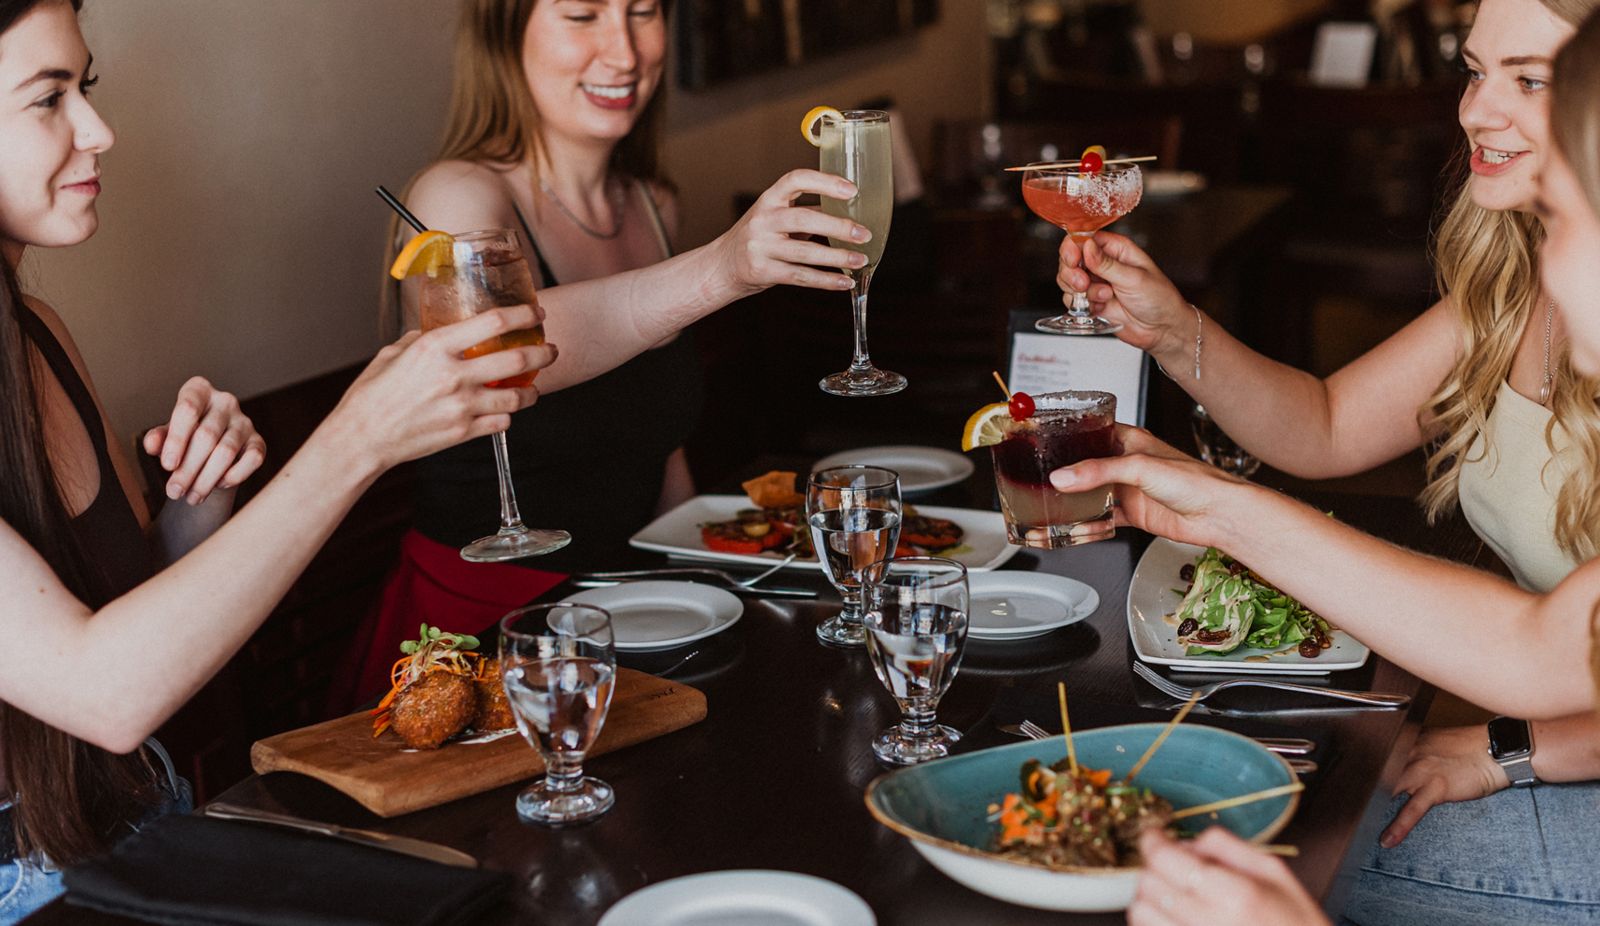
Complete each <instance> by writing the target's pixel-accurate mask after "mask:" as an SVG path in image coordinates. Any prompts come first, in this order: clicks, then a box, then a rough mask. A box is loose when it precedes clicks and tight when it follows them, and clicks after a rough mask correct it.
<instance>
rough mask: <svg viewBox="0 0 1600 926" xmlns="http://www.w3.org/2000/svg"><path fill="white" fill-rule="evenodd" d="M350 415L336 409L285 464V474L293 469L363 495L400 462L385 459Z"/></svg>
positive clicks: (297, 474)
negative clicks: (351, 420) (354, 424)
mask: <svg viewBox="0 0 1600 926" xmlns="http://www.w3.org/2000/svg"><path fill="white" fill-rule="evenodd" d="M347 417H348V416H345V415H341V414H340V410H339V409H334V412H333V414H331V415H329V416H328V417H327V418H326V419H324V420H323V422H322V424H321V425H319V426H318V427H317V429H316V430H315V431H313V432H311V436H310V437H308V438H306V442H305V444H303V445H302V446H301V447H300V450H299V451H298V452H297V453H295V455H294V456H293V457H291V458H290V459H289V462H288V463H286V464H285V465H284V468H283V472H284V474H285V475H289V474H290V473H291V470H292V471H293V475H294V476H295V477H296V478H301V479H305V478H311V479H324V480H328V485H327V487H326V488H327V489H329V490H332V491H334V492H339V491H344V490H350V491H353V492H354V494H355V495H360V494H361V493H362V492H364V491H366V489H367V487H368V486H370V485H372V483H373V482H375V481H377V478H378V477H379V476H381V475H383V474H384V472H386V471H387V470H389V469H390V468H391V467H393V466H394V465H395V464H396V463H398V462H399V461H391V460H386V459H384V457H383V455H382V454H381V452H379V450H378V449H377V446H376V442H374V441H373V440H372V439H371V436H370V435H368V434H367V433H365V429H363V428H359V427H353V426H352V424H351V422H349V421H348V420H347Z"/></svg>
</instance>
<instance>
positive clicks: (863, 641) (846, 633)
mask: <svg viewBox="0 0 1600 926" xmlns="http://www.w3.org/2000/svg"><path fill="white" fill-rule="evenodd" d="M817 639H818V640H821V641H822V642H823V643H826V644H827V645H829V646H843V647H851V648H854V647H860V646H866V645H867V631H866V628H864V627H862V626H861V622H860V621H847V620H845V619H844V617H843V616H842V615H838V614H835V615H834V616H832V617H830V618H828V619H827V620H825V621H823V622H822V623H821V624H818V625H817Z"/></svg>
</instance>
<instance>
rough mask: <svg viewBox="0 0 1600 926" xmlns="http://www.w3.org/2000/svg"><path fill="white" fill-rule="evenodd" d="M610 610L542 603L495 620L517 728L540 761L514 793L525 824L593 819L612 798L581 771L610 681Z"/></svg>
mask: <svg viewBox="0 0 1600 926" xmlns="http://www.w3.org/2000/svg"><path fill="white" fill-rule="evenodd" d="M616 675H617V651H616V646H615V642H614V640H613V637H612V632H611V615H610V614H609V613H607V612H606V611H605V610H604V609H602V608H597V607H594V606H592V605H583V604H570V603H565V602H563V603H560V604H541V605H533V606H531V607H526V608H519V609H517V610H515V611H512V612H511V613H510V614H507V615H506V616H505V617H503V618H501V619H500V678H501V683H502V684H503V685H504V686H505V690H506V700H507V701H509V702H510V703H511V712H512V714H513V715H514V716H515V717H516V721H517V729H518V730H519V731H520V732H521V733H522V736H523V738H524V739H526V740H527V741H528V743H529V745H531V746H533V748H535V749H537V750H538V751H539V756H540V757H541V758H542V759H544V762H545V776H544V778H543V779H541V780H539V781H538V782H536V783H535V784H533V785H532V786H531V787H529V788H527V789H526V790H524V791H523V792H522V793H521V794H518V795H517V814H518V815H519V816H521V817H522V819H523V820H526V821H527V822H529V823H542V824H546V825H550V826H561V825H565V824H570V823H584V822H587V821H589V820H593V819H595V818H596V817H598V816H600V815H601V814H603V813H605V812H606V811H607V810H610V809H611V805H612V803H613V802H614V801H615V800H616V796H615V794H614V793H613V792H612V790H611V786H610V785H608V784H606V783H605V782H603V781H601V780H599V779H598V778H591V777H587V776H585V775H584V774H583V756H584V753H586V752H587V751H588V750H589V747H591V746H593V745H594V741H595V739H596V738H598V737H599V736H600V728H601V727H602V726H604V724H605V721H606V711H607V709H608V708H609V707H610V706H611V693H612V691H613V689H614V687H615V684H616Z"/></svg>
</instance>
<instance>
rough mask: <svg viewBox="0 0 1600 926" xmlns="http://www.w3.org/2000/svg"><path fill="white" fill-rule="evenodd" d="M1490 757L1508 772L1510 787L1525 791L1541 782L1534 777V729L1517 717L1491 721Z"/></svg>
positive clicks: (1498, 718) (1497, 718)
mask: <svg viewBox="0 0 1600 926" xmlns="http://www.w3.org/2000/svg"><path fill="white" fill-rule="evenodd" d="M1489 756H1490V757H1491V758H1493V759H1494V761H1495V762H1497V763H1498V764H1499V765H1500V767H1501V768H1503V769H1505V771H1506V778H1508V779H1510V781H1511V787H1513V788H1526V787H1529V786H1531V785H1534V784H1537V783H1538V782H1539V777H1538V776H1537V775H1535V774H1534V773H1533V726H1532V725H1531V724H1529V723H1528V722H1527V721H1526V720H1518V719H1516V718H1515V717H1496V718H1494V719H1493V720H1491V721H1489Z"/></svg>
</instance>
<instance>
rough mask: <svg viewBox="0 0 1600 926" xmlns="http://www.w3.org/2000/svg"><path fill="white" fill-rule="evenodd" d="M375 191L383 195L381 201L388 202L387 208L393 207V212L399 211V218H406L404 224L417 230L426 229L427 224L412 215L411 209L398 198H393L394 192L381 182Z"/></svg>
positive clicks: (422, 230) (423, 230)
mask: <svg viewBox="0 0 1600 926" xmlns="http://www.w3.org/2000/svg"><path fill="white" fill-rule="evenodd" d="M377 193H378V195H379V196H382V197H383V201H384V202H386V203H388V204H389V208H390V209H393V210H394V211H395V212H397V213H399V214H400V218H402V219H405V220H406V224H407V225H410V226H411V227H412V228H414V229H416V230H417V231H418V232H425V231H427V230H428V226H426V225H424V224H422V220H421V219H419V218H417V217H416V216H414V215H412V214H411V210H410V209H407V208H406V207H405V206H404V205H403V204H402V203H401V202H400V200H398V199H395V197H394V194H393V193H391V192H389V191H388V189H387V188H385V187H384V186H383V185H382V184H379V186H378V190H377Z"/></svg>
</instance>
